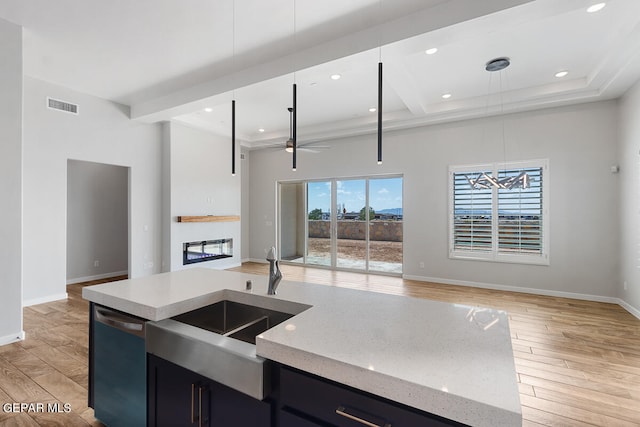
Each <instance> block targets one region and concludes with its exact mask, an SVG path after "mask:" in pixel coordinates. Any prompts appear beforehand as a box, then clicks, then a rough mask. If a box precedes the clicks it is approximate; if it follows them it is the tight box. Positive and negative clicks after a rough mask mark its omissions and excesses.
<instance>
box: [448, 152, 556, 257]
mask: <svg viewBox="0 0 640 427" xmlns="http://www.w3.org/2000/svg"><path fill="white" fill-rule="evenodd" d="M520 168H541V176H542V189H541V192H542V198H541V199H542V223H541V228H542V233H541V245H540V246H541V253H540V254H526V253H504V252H500V251H499V248H498V235H499V227H498V208H499V198H498V189H497V188H492V190H491V212H492V214H491V249H490V250H476V251H474V250H459V249H455V235H454V231H455V218H454V185H455V183H454V174H456V173H470V174H472V173H473V172H475V173H477V172H478V171H482V170H485V171H491V173H492V176H498V174H499V173H500V172H501V171H504V170H510V169H520ZM549 175H550V174H549V161H548V160H547V159H541V160H527V161H517V162H495V163H482V164H473V165H456V166H449V178H448V182H449V186H448V191H447V199H448V201H449V202H448V206H449V209H448V221H449V231H448V232H449V258H450V259H462V260H476V261H490V262H505V263H515V264H535V265H549V262H550V261H549V200H550V197H549V193H550V192H549V188H550V185H549V182H550V180H549Z"/></svg>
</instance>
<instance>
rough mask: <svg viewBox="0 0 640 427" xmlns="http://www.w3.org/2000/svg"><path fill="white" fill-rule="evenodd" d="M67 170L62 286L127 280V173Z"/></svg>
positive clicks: (73, 163)
mask: <svg viewBox="0 0 640 427" xmlns="http://www.w3.org/2000/svg"><path fill="white" fill-rule="evenodd" d="M67 165H68V166H67V283H79V282H86V281H89V280H95V279H100V278H104V277H113V276H116V275H121V274H127V273H128V271H129V250H128V246H129V227H128V226H129V195H128V190H129V169H128V168H125V167H122V166H114V165H106V164H103V163H94V162H83V161H78V160H69V161H68V163H67ZM95 264H98V265H95Z"/></svg>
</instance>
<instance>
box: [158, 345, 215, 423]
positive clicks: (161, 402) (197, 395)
mask: <svg viewBox="0 0 640 427" xmlns="http://www.w3.org/2000/svg"><path fill="white" fill-rule="evenodd" d="M148 366H149V370H148V373H149V377H148V381H149V390H148V396H149V397H148V410H149V414H148V418H149V426H157V427H162V426H167V427H179V426H190V427H194V426H198V427H202V426H208V425H209V411H210V407H209V402H210V399H211V389H210V387H209V384H207V383H206V382H205V381H203V378H202V377H201V376H200V375H198V374H196V373H194V372H191V371H189V370H188V369H184V368H182V367H180V366H177V365H174V364H173V363H170V362H167V361H165V360H163V359H160V358H157V357H155V356H153V355H149V361H148Z"/></svg>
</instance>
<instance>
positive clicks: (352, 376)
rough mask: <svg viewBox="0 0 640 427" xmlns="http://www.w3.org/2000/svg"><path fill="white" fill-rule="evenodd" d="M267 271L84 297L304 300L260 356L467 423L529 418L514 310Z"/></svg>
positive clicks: (159, 316)
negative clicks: (275, 279)
mask: <svg viewBox="0 0 640 427" xmlns="http://www.w3.org/2000/svg"><path fill="white" fill-rule="evenodd" d="M247 280H251V281H252V283H253V287H252V290H251V291H246V290H245V283H246V281H247ZM267 280H268V279H267V277H266V276H256V275H250V274H244V273H237V272H229V271H219V270H211V269H204V268H195V269H189V270H182V271H178V272H172V273H164V274H159V275H154V276H149V277H144V278H138V279H130V280H124V281H120V282H113V283H107V284H102V285H96V286H91V287H86V288H84V290H83V297H84V298H85V299H88V300H90V301H91V302H93V303H95V304H99V305H101V306H105V307H110V308H113V309H116V310H119V311H121V312H124V313H129V314H131V315H134V316H137V317H140V318H143V319H148V320H150V321H162V320H163V319H169V318H171V317H173V316H177V315H180V314H183V313H186V312H189V311H192V310H195V309H198V308H201V307H205V306H208V305H211V304H214V303H216V302H218V301H221V300H223V299H225V293H227V294H228V293H229V292H235V293H236V294H238V295H240V293H249V292H251V294H253V295H259V296H261V297H263V298H270V299H276V300H281V301H283V302H284V303H286V302H291V303H296V304H304V305H306V306H310V308H308V309H306V310H304V311H302V312H300V313H299V314H297V315H295V316H293V317H291V318H290V319H288V320H287V321H285V322H283V323H281V324H279V325H277V326H275V327H273V328H271V329H269V330H267V331H266V332H263V333H261V334H259V335H258V336H257V338H256V345H255V353H256V356H257V357H259V358H264V359H268V360H271V361H273V362H277V364H281V365H283V366H286V367H290V368H293V371H292V372H294V373H295V372H302V373H309V374H312V375H313V376H317V377H320V378H322V379H327V380H329V381H331V382H335V383H338V384H341V385H345V386H348V387H350V388H353V389H357V390H360V391H362V392H365V393H368V394H371V395H374V396H379V397H381V398H384V399H386V400H389V401H392V402H397V403H399V404H401V405H406V406H407V407H410V408H415V409H416V410H419V411H424V412H425V413H428V414H435V415H437V416H439V417H443V418H444V419H447V420H452V421H455V422H459V423H462V424H466V425H472V426H520V425H521V424H522V415H521V410H520V401H519V396H518V388H517V384H516V373H515V367H514V361H513V352H512V348H511V338H510V334H509V325H508V319H507V314H506V313H505V312H503V311H499V310H492V309H486V308H478V307H470V306H465V305H458V304H450V303H442V302H437V301H430V300H424V299H416V298H409V297H401V296H394V295H386V294H380V293H374V292H366V291H358V290H351V289H344V288H337V287H332V286H323V285H315V284H308V283H300V282H292V281H286V280H283V281H282V282H281V284H280V286H279V288H278V294H277V295H275V296H267V295H266V294H267V292H266V291H267Z"/></svg>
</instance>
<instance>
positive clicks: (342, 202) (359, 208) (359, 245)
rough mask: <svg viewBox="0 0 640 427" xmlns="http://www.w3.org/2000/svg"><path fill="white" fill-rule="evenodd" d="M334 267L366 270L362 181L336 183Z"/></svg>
mask: <svg viewBox="0 0 640 427" xmlns="http://www.w3.org/2000/svg"><path fill="white" fill-rule="evenodd" d="M335 186H336V189H335V190H336V202H337V203H336V208H337V209H336V236H335V238H336V266H337V267H339V268H346V269H354V270H366V269H367V218H366V206H367V182H366V180H365V179H349V180H339V181H335Z"/></svg>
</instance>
